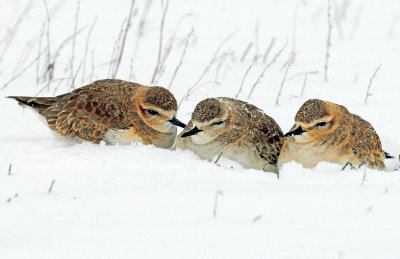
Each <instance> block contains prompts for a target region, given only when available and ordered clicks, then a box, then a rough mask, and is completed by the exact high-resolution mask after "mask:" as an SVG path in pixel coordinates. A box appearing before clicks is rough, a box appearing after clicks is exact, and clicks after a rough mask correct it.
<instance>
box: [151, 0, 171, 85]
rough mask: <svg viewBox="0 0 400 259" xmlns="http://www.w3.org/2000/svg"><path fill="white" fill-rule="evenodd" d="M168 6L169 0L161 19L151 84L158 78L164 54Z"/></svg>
mask: <svg viewBox="0 0 400 259" xmlns="http://www.w3.org/2000/svg"><path fill="white" fill-rule="evenodd" d="M162 3H163V2H162ZM168 5H169V0H166V3H165V5H163V13H162V18H161V26H160V39H159V43H158V56H157V63H156V67H155V68H154V72H153V75H152V77H151V84H154V81H155V80H156V76H157V74H158V73H159V72H160V63H161V52H162V45H163V35H164V23H165V18H166V17H167V11H168Z"/></svg>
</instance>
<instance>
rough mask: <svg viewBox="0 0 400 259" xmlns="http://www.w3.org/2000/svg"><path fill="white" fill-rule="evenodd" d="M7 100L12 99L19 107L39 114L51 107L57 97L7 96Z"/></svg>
mask: <svg viewBox="0 0 400 259" xmlns="http://www.w3.org/2000/svg"><path fill="white" fill-rule="evenodd" d="M7 98H10V99H14V100H16V101H17V102H18V104H19V105H21V106H24V107H30V108H33V109H35V110H37V111H38V112H39V113H40V112H41V111H43V110H45V109H47V108H48V107H50V106H52V105H53V104H54V103H55V102H57V100H58V97H28V96H8V97H7Z"/></svg>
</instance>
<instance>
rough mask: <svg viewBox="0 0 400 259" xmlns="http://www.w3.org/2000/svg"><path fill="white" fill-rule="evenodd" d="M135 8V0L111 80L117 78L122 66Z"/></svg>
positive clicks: (133, 0)
mask: <svg viewBox="0 0 400 259" xmlns="http://www.w3.org/2000/svg"><path fill="white" fill-rule="evenodd" d="M134 6H135V0H132V2H131V8H130V10H129V16H128V21H127V23H126V28H125V30H124V34H123V37H122V43H121V47H120V49H119V53H118V58H117V61H116V64H115V69H114V72H113V74H112V77H111V78H115V77H116V76H117V73H118V69H119V65H120V64H121V60H122V55H123V53H124V49H125V42H126V36H127V35H128V31H129V28H130V26H131V21H132V17H133V7H134Z"/></svg>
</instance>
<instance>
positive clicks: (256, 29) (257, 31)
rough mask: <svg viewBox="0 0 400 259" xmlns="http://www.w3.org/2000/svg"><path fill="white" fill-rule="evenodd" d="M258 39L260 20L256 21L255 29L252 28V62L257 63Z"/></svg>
mask: <svg viewBox="0 0 400 259" xmlns="http://www.w3.org/2000/svg"><path fill="white" fill-rule="evenodd" d="M259 37H260V20H257V23H256V27H255V28H254V57H253V61H254V62H257V60H258V45H259Z"/></svg>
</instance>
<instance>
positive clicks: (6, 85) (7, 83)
mask: <svg viewBox="0 0 400 259" xmlns="http://www.w3.org/2000/svg"><path fill="white" fill-rule="evenodd" d="M42 54H43V52H42V53H41V55H42ZM41 55H40V56H41ZM40 56H37V57H36V58H35V59H34V60H32V62H31V63H29V64H28V65H27V66H26V67H24V69H22V70H21V72H20V73H19V74H17V75H15V76H13V77H12V78H11V79H10V80H8V81H7V82H6V83H5V84H4V85H3V87H2V88H1V89H0V90H3V89H5V88H7V87H8V86H9V85H10V83H12V82H13V81H14V80H16V79H18V78H19V77H20V76H21V75H22V74H24V73H25V71H26V70H28V68H30V67H31V66H32V65H33V64H35V62H36V61H37V60H38V59H39V58H40Z"/></svg>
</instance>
